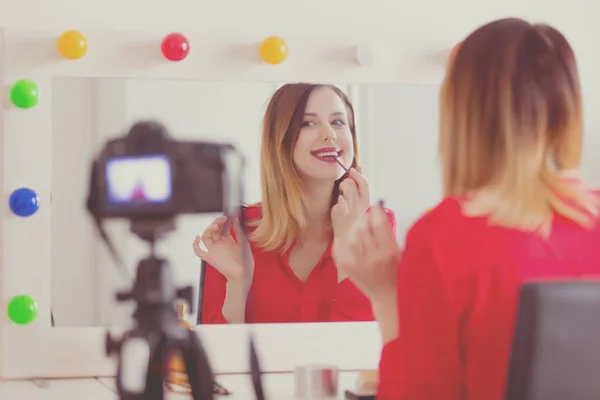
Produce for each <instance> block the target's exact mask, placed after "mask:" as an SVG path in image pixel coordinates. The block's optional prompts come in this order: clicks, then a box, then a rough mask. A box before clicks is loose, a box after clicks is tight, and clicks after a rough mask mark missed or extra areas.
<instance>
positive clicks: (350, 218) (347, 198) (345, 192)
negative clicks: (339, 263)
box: [331, 168, 370, 282]
mask: <svg viewBox="0 0 600 400" xmlns="http://www.w3.org/2000/svg"><path fill="white" fill-rule="evenodd" d="M339 189H340V195H339V197H338V201H337V203H336V204H335V205H334V206H333V208H332V209H331V223H332V225H333V237H334V246H335V243H336V242H345V241H346V239H347V236H348V233H349V232H350V229H351V228H352V227H353V226H354V225H355V224H356V223H357V222H358V221H359V220H360V218H361V217H362V216H363V214H364V213H365V211H367V209H368V208H369V204H370V198H369V183H368V182H367V180H366V179H365V177H364V176H362V175H361V173H360V172H359V171H358V170H357V169H355V168H351V169H350V171H349V176H348V177H347V178H346V179H344V180H343V181H342V183H340V187H339ZM346 277H347V275H346V274H345V273H344V272H343V271H342V270H340V269H339V268H338V282H341V281H342V280H343V279H344V278H346Z"/></svg>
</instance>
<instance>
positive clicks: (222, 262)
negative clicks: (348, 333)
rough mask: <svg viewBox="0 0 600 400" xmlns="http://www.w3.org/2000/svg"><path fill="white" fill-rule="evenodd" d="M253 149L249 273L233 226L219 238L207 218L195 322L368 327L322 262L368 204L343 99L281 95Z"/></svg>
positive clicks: (319, 89) (358, 301) (308, 90)
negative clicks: (258, 188) (256, 179)
mask: <svg viewBox="0 0 600 400" xmlns="http://www.w3.org/2000/svg"><path fill="white" fill-rule="evenodd" d="M261 146H262V147H261V182H262V201H261V202H260V203H259V204H255V205H252V206H249V207H247V208H246V209H245V210H244V213H245V215H244V216H245V220H246V221H248V226H249V227H250V232H247V234H248V235H247V236H248V238H249V242H245V241H243V243H242V245H249V246H250V249H251V252H252V255H253V256H254V257H253V261H254V265H253V267H252V269H253V273H251V274H248V275H250V276H247V273H245V272H244V269H243V268H242V263H241V248H240V245H239V244H238V241H237V239H236V237H240V235H239V233H240V225H239V222H238V221H236V222H235V223H234V227H233V229H232V231H231V233H230V234H229V235H227V236H226V237H225V238H222V237H221V236H220V235H219V232H220V231H221V227H222V226H223V224H224V223H225V220H226V218H225V217H221V218H217V219H216V220H215V221H214V222H213V223H212V224H211V225H210V226H209V227H208V228H207V229H206V230H205V231H204V233H203V234H202V236H198V237H196V239H195V241H194V245H193V247H194V251H195V253H196V255H197V256H198V257H200V258H202V259H203V260H205V261H206V262H207V263H208V265H207V268H206V277H205V286H204V297H203V310H202V322H203V323H205V324H219V323H243V322H251V323H269V322H272V323H276V322H320V321H372V320H373V319H374V317H373V312H372V309H371V304H370V302H369V300H368V298H367V297H366V296H365V295H364V294H363V293H362V292H361V291H359V290H358V289H357V288H356V286H355V285H354V284H353V283H352V282H351V281H350V280H349V279H347V276H346V275H345V274H344V273H343V272H342V271H340V270H338V268H337V267H336V265H335V263H334V262H333V259H332V256H331V244H332V238H333V237H334V236H335V237H342V236H343V235H345V234H347V232H348V228H349V227H350V226H351V225H353V224H354V223H355V222H356V221H357V220H358V219H359V218H360V216H362V214H364V212H365V211H366V210H367V209H368V207H369V202H370V201H369V192H368V186H367V182H366V180H365V178H364V177H363V176H362V175H361V174H360V172H359V171H360V169H359V168H358V154H357V149H358V146H357V141H356V127H355V124H354V110H353V108H352V104H351V103H350V101H349V99H348V98H347V96H346V95H345V94H344V93H343V92H342V91H341V90H339V89H338V88H336V87H335V86H331V85H312V84H306V83H297V84H287V85H284V86H283V87H281V88H280V89H279V90H277V92H276V93H275V94H274V95H273V97H272V98H271V100H270V102H269V105H268V107H267V110H266V114H265V117H264V121H263V133H262V143H261ZM335 157H338V158H339V159H340V160H341V162H342V163H343V164H344V165H345V166H346V168H351V169H350V171H349V173H348V174H346V173H345V171H344V169H342V167H341V166H339V165H338V164H337V163H336V161H335ZM388 218H389V219H390V220H391V221H392V222H393V221H394V218H393V214H392V213H391V212H388ZM242 238H244V236H242ZM200 242H202V243H203V244H204V246H205V248H206V249H202V248H201V246H200ZM240 242H242V240H240ZM248 287H250V290H249V291H248V290H247V288H248Z"/></svg>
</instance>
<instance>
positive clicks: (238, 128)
mask: <svg viewBox="0 0 600 400" xmlns="http://www.w3.org/2000/svg"><path fill="white" fill-rule="evenodd" d="M336 86H337V87H339V88H340V89H341V90H342V91H343V92H345V93H346V94H347V95H348V96H349V97H350V99H351V101H352V102H353V105H354V108H355V114H356V116H355V118H356V124H357V134H358V139H359V152H360V159H361V164H362V165H363V170H364V174H365V175H366V177H367V179H368V180H369V182H370V187H371V199H372V202H374V201H375V200H377V199H380V198H382V199H385V201H386V206H387V207H388V208H390V209H391V210H392V211H393V212H394V214H395V217H396V221H397V233H398V239H399V240H400V241H402V240H403V236H404V234H405V232H406V230H407V229H408V228H409V227H410V225H411V224H412V222H413V221H414V220H415V219H416V218H417V217H418V216H419V215H420V214H421V213H423V212H425V211H426V210H427V209H429V208H430V207H433V206H434V205H435V204H436V202H437V201H439V199H440V198H441V190H440V188H441V185H440V175H439V168H438V161H437V132H438V115H437V113H438V111H437V107H438V101H437V98H438V91H439V86H437V85H398V84H389V85H386V84H373V85H368V84H360V85H359V84H353V85H348V84H336ZM278 87H279V85H278V84H274V83H257V82H201V81H184V80H179V81H175V80H143V79H103V78H73V77H65V78H57V77H55V78H53V80H52V130H53V135H52V141H53V143H52V144H53V147H52V197H51V198H52V200H51V201H52V204H51V207H52V235H51V236H52V260H51V266H52V317H53V320H54V325H55V326H56V327H82V326H102V327H107V326H129V325H130V324H131V313H132V311H133V304H132V303H131V304H130V303H117V302H116V301H115V293H116V291H117V290H121V289H126V288H129V287H130V286H131V282H132V281H131V278H132V277H133V276H134V274H135V269H136V266H137V263H138V261H139V260H140V259H141V258H143V257H144V256H146V255H147V254H148V245H147V243H145V242H142V241H141V240H140V239H139V238H137V237H136V236H135V235H133V234H132V233H131V232H130V227H129V223H128V221H110V222H106V223H105V227H106V231H107V234H108V236H109V238H110V240H111V241H112V243H113V245H114V246H115V249H116V251H117V253H118V254H119V256H120V257H121V258H122V260H123V261H124V263H125V264H126V267H127V268H126V269H127V271H125V274H123V273H122V272H123V271H119V269H118V267H117V266H116V264H115V262H114V261H113V259H112V258H111V256H110V254H109V252H108V250H107V247H106V245H105V243H103V242H102V240H101V239H100V237H99V235H98V234H97V232H96V229H95V227H94V225H93V221H92V218H91V217H90V215H89V213H88V211H87V210H86V208H85V202H86V198H87V194H88V185H89V176H90V169H91V164H92V161H93V159H94V157H96V156H97V153H98V152H99V151H100V149H101V148H102V146H103V145H104V144H105V142H106V141H107V140H109V139H111V138H115V137H121V136H124V135H126V134H127V132H128V130H129V128H130V127H131V125H132V124H133V123H135V122H137V121H140V120H149V119H152V120H158V121H160V122H162V123H163V124H165V125H166V127H167V128H168V130H169V132H170V133H171V135H172V136H173V137H175V138H176V139H183V140H215V141H219V142H230V143H232V144H233V145H235V146H236V147H237V148H238V150H240V151H241V152H242V153H243V154H244V156H245V157H246V162H247V168H246V171H245V177H246V180H245V182H246V186H245V195H246V198H245V200H246V201H247V202H248V203H254V202H258V201H260V196H261V190H260V176H259V172H260V171H259V168H260V166H259V162H260V139H261V124H262V118H263V115H264V112H265V109H266V106H267V103H268V101H269V99H270V97H271V96H272V95H273V93H274V92H275V91H276V90H277V88H278ZM218 215H219V214H204V215H186V216H182V217H179V218H178V219H177V229H176V231H175V232H172V233H170V234H169V235H168V236H167V237H166V238H165V239H163V240H162V241H160V242H159V243H158V246H157V250H158V254H160V255H161V256H162V257H165V258H167V259H168V260H169V261H170V262H171V265H172V267H173V269H174V275H175V279H176V284H177V285H192V286H193V287H194V288H195V296H196V299H195V300H194V312H193V313H191V315H189V316H188V318H187V320H188V322H190V323H192V324H194V323H196V322H197V307H196V305H197V304H198V295H199V293H200V292H201V290H202V287H201V268H200V260H199V259H198V258H197V257H196V256H195V255H194V253H193V251H192V242H193V240H194V238H195V236H196V235H198V234H200V233H201V232H202V231H203V230H204V228H205V227H207V226H208V224H209V223H210V222H211V221H212V220H213V219H214V218H215V217H216V216H218ZM323 296H324V297H326V296H327V293H323ZM290 322H299V321H290Z"/></svg>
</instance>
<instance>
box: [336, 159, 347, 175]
mask: <svg viewBox="0 0 600 400" xmlns="http://www.w3.org/2000/svg"><path fill="white" fill-rule="evenodd" d="M333 159H334V160H335V162H337V163H338V165H339V166H340V167H342V169H343V170H344V171H346V172H348V173H349V172H350V170H349V169H348V168H346V166H344V164H343V163H342V162H341V161H340V159H339V158H337V157H333Z"/></svg>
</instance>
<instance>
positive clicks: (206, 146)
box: [87, 121, 244, 400]
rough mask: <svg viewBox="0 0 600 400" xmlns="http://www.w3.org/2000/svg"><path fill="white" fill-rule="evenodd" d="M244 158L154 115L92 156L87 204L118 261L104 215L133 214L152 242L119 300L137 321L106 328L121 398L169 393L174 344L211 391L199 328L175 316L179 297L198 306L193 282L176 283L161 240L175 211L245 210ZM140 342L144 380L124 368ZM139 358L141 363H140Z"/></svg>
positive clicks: (200, 396)
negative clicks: (187, 136) (176, 131)
mask: <svg viewBox="0 0 600 400" xmlns="http://www.w3.org/2000/svg"><path fill="white" fill-rule="evenodd" d="M243 169H244V158H243V157H242V156H241V154H239V153H238V152H237V151H236V149H235V148H234V147H233V146H232V145H230V144H219V143H214V142H201V141H179V140H175V139H173V138H172V137H171V136H170V135H169V132H168V130H167V128H166V127H165V126H164V125H162V124H161V123H159V122H156V121H140V122H137V123H135V124H134V125H133V126H132V127H131V129H130V130H129V132H128V134H127V135H125V136H124V137H121V138H117V139H113V140H110V141H108V142H107V143H106V145H105V146H104V147H103V148H102V150H101V151H100V154H99V156H98V158H97V159H96V160H95V161H94V162H93V163H92V168H91V178H90V186H89V193H88V199H87V208H88V211H89V212H90V214H91V215H92V217H93V218H94V222H95V224H96V227H97V228H98V231H99V233H100V235H101V237H102V239H103V240H104V242H105V243H106V245H107V246H108V249H109V251H110V252H111V254H112V256H113V258H114V259H115V261H116V263H117V264H118V265H119V266H120V269H121V270H122V271H123V272H124V274H125V275H126V273H127V267H126V266H125V264H123V262H122V260H121V259H120V257H118V254H117V253H116V251H115V248H114V246H113V245H112V243H111V241H110V238H109V237H108V235H107V234H106V232H105V230H104V229H103V227H102V220H104V219H109V218H112V219H116V218H119V219H128V220H129V221H130V228H131V231H132V232H133V233H134V234H135V235H137V236H138V237H139V238H141V239H142V240H145V241H147V242H148V243H149V245H150V254H149V255H148V256H147V257H145V258H143V259H142V260H140V262H139V263H138V266H137V270H136V276H135V279H134V281H133V283H132V285H131V288H130V289H129V290H126V291H120V292H118V293H117V294H116V299H117V301H129V300H132V301H134V302H135V303H136V308H135V311H134V312H133V314H132V318H133V320H134V326H133V328H132V329H130V330H128V331H126V332H125V333H123V335H122V336H121V337H120V338H118V339H115V338H113V337H112V336H111V335H110V332H108V333H107V336H106V348H105V351H106V354H107V355H111V354H113V353H117V354H119V361H118V364H117V392H118V394H119V398H120V399H121V400H126V399H133V398H136V399H137V398H143V399H147V400H163V399H164V379H165V377H166V376H165V370H164V365H165V363H166V361H167V355H168V354H171V353H172V352H173V351H179V352H180V353H181V354H183V357H184V362H185V368H186V371H188V375H189V376H188V378H189V379H188V380H189V384H190V387H191V391H192V397H193V398H194V400H205V399H212V398H213V397H214V394H213V384H214V376H213V372H212V368H211V366H210V362H209V360H208V356H207V355H206V352H205V350H204V347H203V345H202V343H201V341H200V339H199V337H198V336H197V335H196V333H195V332H193V331H190V330H189V329H186V328H184V327H182V326H181V325H180V324H179V323H178V321H177V314H176V312H175V302H176V300H177V299H182V300H185V301H186V302H187V303H188V305H189V307H190V310H192V300H193V297H194V296H193V287H192V286H186V287H180V288H178V287H176V286H175V282H174V278H173V273H172V270H171V266H170V263H169V261H168V260H166V259H164V258H160V257H158V256H157V255H156V249H155V247H156V244H157V242H158V241H159V240H160V239H162V238H163V237H164V235H165V234H167V233H169V232H172V231H174V230H175V229H176V225H175V217H177V216H178V215H182V214H204V213H213V212H220V211H224V212H225V214H227V215H228V216H234V215H239V212H240V209H241V203H242V187H243V176H242V173H243ZM129 346H137V347H136V348H140V346H141V347H142V348H143V350H144V352H145V353H144V354H145V357H146V365H145V366H142V367H141V370H139V371H135V372H136V373H139V375H137V376H140V377H145V380H144V382H143V383H144V384H143V385H139V384H135V385H132V384H131V382H130V381H129V380H128V379H127V376H128V375H127V374H128V373H129V372H131V371H129V370H128V368H125V366H126V365H128V363H129V360H130V358H131V355H130V354H129V353H128V352H127V351H124V352H122V351H121V349H123V348H129ZM137 364H138V365H139V363H137Z"/></svg>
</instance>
